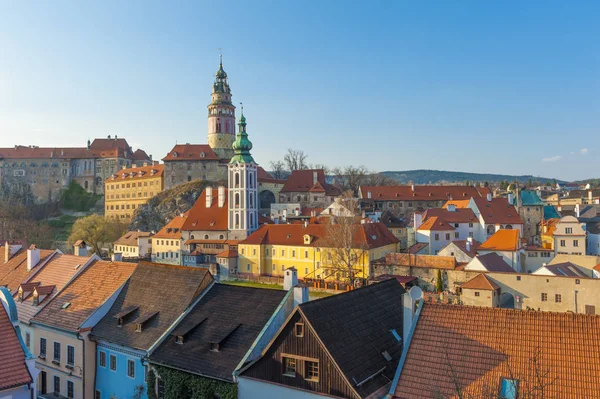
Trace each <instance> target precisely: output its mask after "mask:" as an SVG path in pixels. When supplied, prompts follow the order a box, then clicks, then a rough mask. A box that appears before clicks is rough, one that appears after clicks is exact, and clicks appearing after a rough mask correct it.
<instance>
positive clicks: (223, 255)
mask: <svg viewBox="0 0 600 399" xmlns="http://www.w3.org/2000/svg"><path fill="white" fill-rule="evenodd" d="M237 257H238V253H237V251H234V250H233V249H228V250H226V251H223V252H220V253H218V254H217V258H237Z"/></svg>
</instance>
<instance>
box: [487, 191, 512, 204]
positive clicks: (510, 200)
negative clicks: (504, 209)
mask: <svg viewBox="0 0 600 399" xmlns="http://www.w3.org/2000/svg"><path fill="white" fill-rule="evenodd" d="M488 201H490V200H488ZM508 203H509V204H510V205H515V195H514V194H513V193H508Z"/></svg>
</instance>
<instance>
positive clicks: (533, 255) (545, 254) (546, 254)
mask: <svg viewBox="0 0 600 399" xmlns="http://www.w3.org/2000/svg"><path fill="white" fill-rule="evenodd" d="M539 256H540V258H549V257H551V256H552V254H551V253H550V252H540V255H539ZM527 257H529V258H537V257H538V253H537V252H528V253H527Z"/></svg>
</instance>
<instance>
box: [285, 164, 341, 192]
mask: <svg viewBox="0 0 600 399" xmlns="http://www.w3.org/2000/svg"><path fill="white" fill-rule="evenodd" d="M315 177H316V181H315ZM280 192H282V193H304V192H306V193H307V192H321V193H323V192H324V193H325V195H330V196H336V195H340V194H342V190H341V189H339V188H338V187H337V186H334V185H332V184H328V183H326V182H325V172H324V171H323V169H305V170H294V171H292V174H291V175H290V177H288V179H287V180H286V181H285V184H284V185H283V188H282V189H281V191H280Z"/></svg>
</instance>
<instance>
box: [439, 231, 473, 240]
mask: <svg viewBox="0 0 600 399" xmlns="http://www.w3.org/2000/svg"><path fill="white" fill-rule="evenodd" d="M450 237H451V236H450V233H446V241H449V240H450ZM469 237H470V238H473V232H472V231H469ZM454 238H460V234H459V233H458V231H455V232H454ZM433 239H434V240H435V241H439V240H440V234H439V233H435V234H434V235H433Z"/></svg>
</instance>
